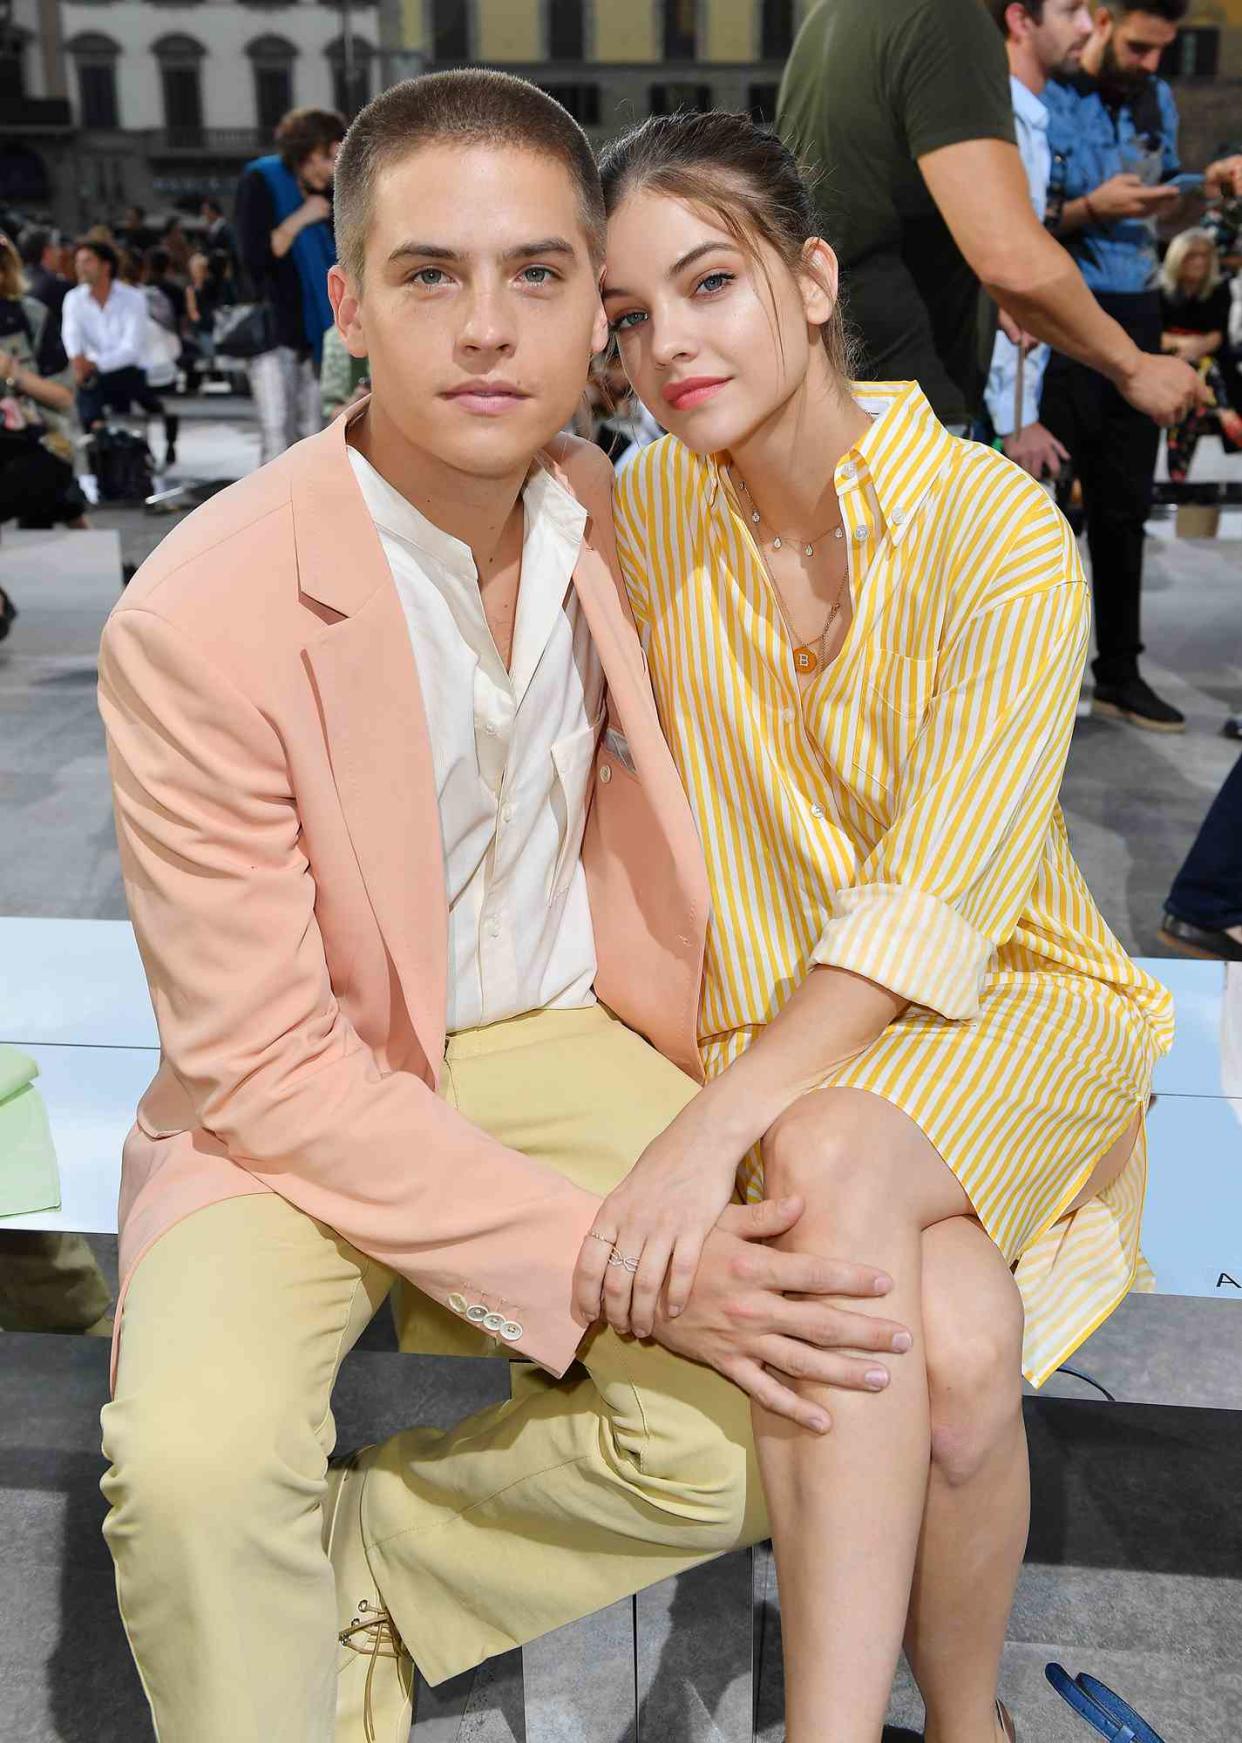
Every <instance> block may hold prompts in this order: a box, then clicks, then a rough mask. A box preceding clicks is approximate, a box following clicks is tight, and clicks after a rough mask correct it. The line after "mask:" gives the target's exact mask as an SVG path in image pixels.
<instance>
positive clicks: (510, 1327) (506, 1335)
mask: <svg viewBox="0 0 1242 1743" xmlns="http://www.w3.org/2000/svg"><path fill="white" fill-rule="evenodd" d="M500 1335H501V1337H502V1338H503V1339H504V1340H505V1342H506V1343H507V1344H515V1343H516V1342H517V1340H518V1339H519V1338H520V1337H521V1335H522V1328H521V1326H520V1325H519V1324H518V1322H517V1320H516V1319H507V1320H506V1321H505V1323H504V1324H503V1325H502V1326H501V1328H500Z"/></svg>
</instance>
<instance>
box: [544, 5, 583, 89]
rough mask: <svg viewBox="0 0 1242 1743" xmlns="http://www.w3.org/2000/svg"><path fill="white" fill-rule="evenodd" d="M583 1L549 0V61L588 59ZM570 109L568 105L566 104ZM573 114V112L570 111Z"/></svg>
mask: <svg viewBox="0 0 1242 1743" xmlns="http://www.w3.org/2000/svg"><path fill="white" fill-rule="evenodd" d="M584 12H585V8H584V6H583V0H548V59H549V60H552V61H584V60H585V59H586V19H585V17H584ZM566 107H567V108H568V104H566ZM570 113H571V114H572V110H571V111H570Z"/></svg>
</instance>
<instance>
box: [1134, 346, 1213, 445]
mask: <svg viewBox="0 0 1242 1743" xmlns="http://www.w3.org/2000/svg"><path fill="white" fill-rule="evenodd" d="M1117 389H1118V391H1119V392H1120V393H1121V394H1122V395H1123V397H1124V398H1126V399H1128V400H1129V402H1130V404H1131V405H1132V406H1133V407H1134V409H1135V410H1136V411H1140V412H1146V414H1147V416H1148V417H1149V418H1151V419H1152V420H1153V422H1155V423H1157V424H1159V425H1160V427H1161V429H1167V428H1168V427H1169V425H1170V424H1180V423H1182V422H1183V421H1184V420H1185V419H1186V418H1187V417H1189V416H1190V413H1191V412H1192V411H1194V410H1195V409H1196V407H1199V406H1206V405H1207V404H1208V398H1209V396H1208V387H1207V383H1206V382H1205V381H1204V379H1203V377H1202V376H1201V375H1200V374H1199V372H1198V370H1197V369H1192V368H1191V367H1190V365H1189V363H1184V362H1183V361H1182V359H1181V358H1180V357H1155V356H1152V355H1151V354H1150V353H1149V352H1147V351H1143V352H1140V354H1139V360H1138V362H1137V363H1136V364H1135V365H1134V367H1133V368H1132V369H1131V370H1130V371H1129V372H1128V373H1127V374H1125V375H1124V376H1122V377H1121V378H1120V379H1119V380H1118V382H1117Z"/></svg>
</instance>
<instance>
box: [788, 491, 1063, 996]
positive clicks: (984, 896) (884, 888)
mask: <svg viewBox="0 0 1242 1743" xmlns="http://www.w3.org/2000/svg"><path fill="white" fill-rule="evenodd" d="M1031 518H1032V521H1033V522H1034V523H1036V524H1033V525H1031V526H1030V528H1029V530H1023V531H1021V532H1020V533H1019V535H1018V537H1017V538H1016V539H1015V541H1014V543H1013V544H1012V545H1011V546H1010V548H1009V550H1008V552H1007V553H1006V556H1005V559H1004V569H1005V570H1006V571H1007V572H1008V573H1009V574H1010V575H1012V576H1013V577H1014V579H1013V582H1012V587H1011V590H1010V591H1007V592H1006V591H1003V590H1002V591H1001V592H1000V596H999V597H996V596H993V597H992V598H991V599H989V600H988V601H987V602H986V603H984V604H983V605H981V606H980V608H979V609H977V610H976V611H974V612H972V613H971V614H970V615H969V616H968V617H967V618H966V621H965V622H964V623H963V624H962V626H961V627H960V629H959V630H958V631H957V632H956V633H955V634H953V635H952V637H951V639H950V640H949V641H948V643H947V645H946V646H945V647H944V649H943V650H942V653H941V657H940V665H939V671H938V675H937V681H936V688H935V693H934V696H933V700H932V703H931V706H930V708H929V710H928V713H927V717H926V719H925V721H924V723H923V726H922V729H921V731H920V733H919V736H918V738H917V740H916V741H915V744H914V747H913V749H912V751H911V754H910V756H909V757H908V759H907V762H906V765H905V767H904V768H903V770H902V772H901V775H900V777H899V782H898V787H897V790H896V793H895V811H894V816H893V821H892V824H891V826H890V827H889V828H888V829H887V830H886V832H885V833H884V835H883V836H882V837H881V838H880V840H879V841H878V842H877V844H876V846H875V848H874V849H873V851H872V852H871V854H870V855H869V856H868V857H867V859H866V860H865V861H864V862H863V864H862V865H860V867H859V868H858V873H857V876H856V877H855V879H854V882H853V884H852V885H851V886H850V887H849V888H848V889H844V890H840V891H837V892H836V893H835V894H834V896H833V899H832V910H833V912H832V918H831V919H830V921H829V922H828V924H827V926H826V927H825V929H824V931H823V934H822V936H821V938H820V941H819V943H818V945H817V946H816V948H815V950H814V951H813V953H812V960H813V961H814V962H817V963H823V964H826V965H828V966H830V967H833V968H843V969H848V970H849V971H851V972H852V973H854V974H860V975H865V976H866V977H867V978H868V979H870V980H874V981H877V982H878V983H879V984H880V985H882V986H885V987H887V988H888V989H889V990H890V991H891V992H894V993H896V994H898V995H899V996H900V997H902V998H905V999H908V1000H909V1001H910V1002H911V1003H912V1004H916V1005H921V1006H924V1007H926V1008H927V1009H929V1010H932V1011H935V1012H937V1013H939V1015H941V1016H943V1017H947V1018H951V1019H963V1018H971V1017H974V1016H976V1015H977V1014H978V1011H979V999H980V995H981V993H982V991H983V986H984V982H985V979H986V977H987V974H988V971H989V968H990V967H991V964H992V961H993V958H994V956H995V952H996V950H997V947H998V946H999V945H1001V944H1003V943H1005V942H1006V941H1007V940H1008V939H1009V938H1010V937H1011V936H1012V934H1013V931H1014V928H1015V927H1016V926H1017V924H1018V922H1019V920H1020V918H1021V916H1022V913H1023V910H1024V908H1025V907H1026V905H1027V903H1028V902H1029V900H1030V897H1031V894H1032V891H1033V889H1034V886H1035V883H1036V879H1037V877H1038V874H1039V868H1040V863H1041V860H1042V859H1043V857H1044V855H1045V854H1046V853H1047V851H1048V845H1049V840H1050V835H1051V831H1052V830H1053V828H1054V827H1055V823H1054V816H1055V812H1056V805H1057V795H1058V793H1059V791H1060V786H1061V777H1062V774H1063V772H1064V768H1065V759H1066V756H1067V754H1068V751H1069V743H1070V737H1071V734H1072V732H1073V726H1074V718H1075V714H1076V711H1077V704H1078V695H1079V685H1080V681H1081V677H1082V670H1083V663H1084V660H1085V658H1086V651H1087V636H1088V627H1089V620H1090V613H1089V608H1088V595H1087V589H1086V584H1085V582H1084V580H1083V576H1082V568H1081V564H1080V562H1079V559H1078V552H1077V548H1076V547H1075V545H1074V541H1073V537H1072V535H1071V533H1070V530H1069V528H1068V526H1067V525H1066V524H1065V522H1064V521H1063V520H1062V518H1061V516H1060V515H1058V514H1056V513H1055V511H1054V510H1052V508H1051V505H1049V509H1048V512H1047V514H1040V515H1037V516H1033V517H1031ZM1041 571H1042V572H1043V573H1044V574H1045V575H1046V577H1047V578H1046V579H1045V580H1044V581H1043V582H1042V584H1037V585H1035V586H1034V587H1032V585H1031V579H1032V575H1036V576H1037V575H1039V574H1040V572H1041ZM1000 579H1001V581H1002V583H1003V581H1004V575H1001V577H1000Z"/></svg>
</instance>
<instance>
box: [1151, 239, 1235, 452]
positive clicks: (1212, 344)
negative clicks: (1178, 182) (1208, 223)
mask: <svg viewBox="0 0 1242 1743" xmlns="http://www.w3.org/2000/svg"><path fill="white" fill-rule="evenodd" d="M1231 301H1232V299H1231V297H1230V294H1229V286H1228V284H1227V283H1226V282H1225V279H1224V278H1223V277H1222V275H1221V270H1220V254H1219V252H1218V250H1217V247H1216V243H1215V240H1214V239H1213V236H1212V233H1211V231H1209V230H1206V229H1204V230H1183V231H1182V232H1181V234H1180V235H1178V236H1175V237H1174V238H1173V240H1172V242H1170V244H1169V251H1168V253H1167V254H1166V255H1165V257H1164V264H1163V266H1162V267H1161V269H1160V324H1161V336H1160V344H1161V349H1162V350H1163V351H1165V352H1166V353H1168V354H1170V355H1172V356H1174V357H1181V358H1184V359H1185V361H1186V362H1187V363H1190V364H1192V365H1193V366H1194V367H1195V368H1196V369H1197V370H1199V372H1200V373H1201V374H1202V375H1203V376H1204V377H1205V379H1206V381H1207V384H1208V387H1209V388H1210V389H1211V391H1212V396H1213V400H1214V404H1213V405H1211V406H1200V407H1196V408H1195V410H1194V411H1192V412H1191V414H1190V416H1189V417H1188V418H1185V419H1183V421H1182V422H1181V423H1180V424H1175V425H1174V426H1173V428H1172V429H1171V430H1170V431H1169V434H1168V457H1169V477H1170V478H1171V479H1172V481H1173V482H1174V484H1181V483H1182V482H1184V480H1185V478H1186V476H1187V474H1188V473H1189V471H1190V463H1191V461H1192V460H1193V459H1194V454H1195V449H1196V448H1197V447H1198V445H1199V438H1200V436H1202V435H1204V434H1205V433H1206V432H1207V431H1209V430H1210V429H1211V428H1212V426H1213V424H1214V423H1215V424H1216V425H1217V426H1218V427H1219V430H1220V439H1221V441H1222V443H1223V444H1224V447H1225V452H1226V453H1230V454H1231V453H1234V452H1236V451H1237V449H1238V448H1239V447H1242V414H1239V413H1238V412H1237V411H1235V410H1234V408H1233V404H1232V401H1231V395H1230V393H1229V388H1228V385H1227V380H1226V369H1225V367H1224V356H1225V351H1226V335H1227V334H1228V331H1229V309H1230V304H1231Z"/></svg>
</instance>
